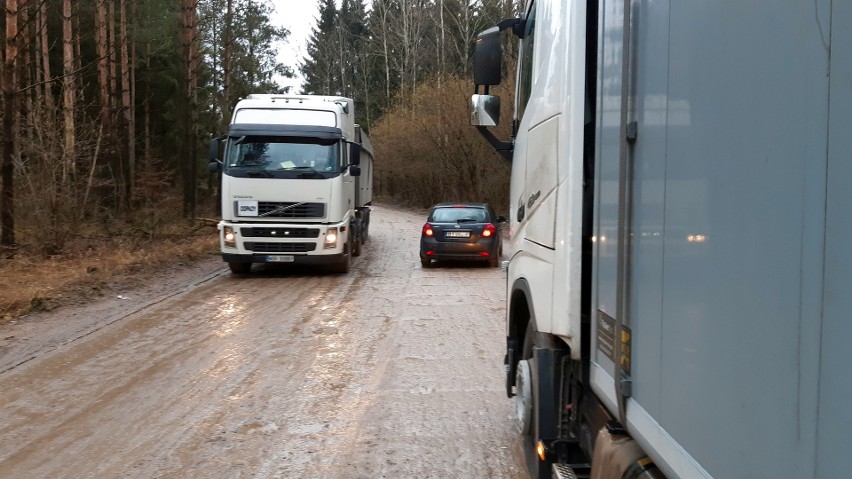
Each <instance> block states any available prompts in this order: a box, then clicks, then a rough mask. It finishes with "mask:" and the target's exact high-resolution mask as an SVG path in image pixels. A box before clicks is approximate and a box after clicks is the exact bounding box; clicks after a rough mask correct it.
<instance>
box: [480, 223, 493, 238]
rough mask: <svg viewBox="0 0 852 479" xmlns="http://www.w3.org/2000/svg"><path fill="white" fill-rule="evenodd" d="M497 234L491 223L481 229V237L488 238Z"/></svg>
mask: <svg viewBox="0 0 852 479" xmlns="http://www.w3.org/2000/svg"><path fill="white" fill-rule="evenodd" d="M495 234H497V227H496V226H494V225H493V224H491V223H488V224H486V225H485V229H484V230H483V231H482V237H483V238H490V237H492V236H494V235H495Z"/></svg>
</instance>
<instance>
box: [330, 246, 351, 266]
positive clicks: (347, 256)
mask: <svg viewBox="0 0 852 479" xmlns="http://www.w3.org/2000/svg"><path fill="white" fill-rule="evenodd" d="M351 245H352V240H351V239H350V240H349V241H348V242H347V243H346V245H345V246H344V247H343V253H344V254H343V261H341V262H340V263H337V264H335V265H333V267H332V271H334V272H335V273H340V274H347V273H349V270H350V269H352V253H351V248H350V246H351Z"/></svg>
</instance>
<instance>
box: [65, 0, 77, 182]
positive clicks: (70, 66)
mask: <svg viewBox="0 0 852 479" xmlns="http://www.w3.org/2000/svg"><path fill="white" fill-rule="evenodd" d="M62 65H63V71H62V74H63V78H62V90H63V91H62V98H63V103H62V112H63V115H64V117H65V149H64V150H63V152H62V183H63V184H65V182H66V181H67V180H68V178H67V177H68V175H69V174H72V172H73V167H74V148H75V144H74V143H75V138H74V88H75V87H74V38H73V30H72V16H71V0H63V1H62Z"/></svg>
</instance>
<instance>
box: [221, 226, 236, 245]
mask: <svg viewBox="0 0 852 479" xmlns="http://www.w3.org/2000/svg"><path fill="white" fill-rule="evenodd" d="M222 237H223V238H224V239H225V246H227V247H228V248H236V247H237V233H236V232H235V231H234V229H233V228H231V227H230V226H225V228H224V229H223V230H222Z"/></svg>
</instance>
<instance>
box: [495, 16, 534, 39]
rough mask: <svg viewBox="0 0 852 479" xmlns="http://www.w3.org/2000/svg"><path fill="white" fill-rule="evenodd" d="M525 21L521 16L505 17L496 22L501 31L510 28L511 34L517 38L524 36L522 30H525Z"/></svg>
mask: <svg viewBox="0 0 852 479" xmlns="http://www.w3.org/2000/svg"><path fill="white" fill-rule="evenodd" d="M526 25H527V21H526V20H525V19H521V18H507V19H505V20H503V21H501V22H500V23H498V24H497V28H498V29H499V30H500V31H501V32H502V31H503V30H505V29H507V28H511V29H512V34H513V35H515V36H516V37H518V38H521V39H523V38H524V30H526Z"/></svg>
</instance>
